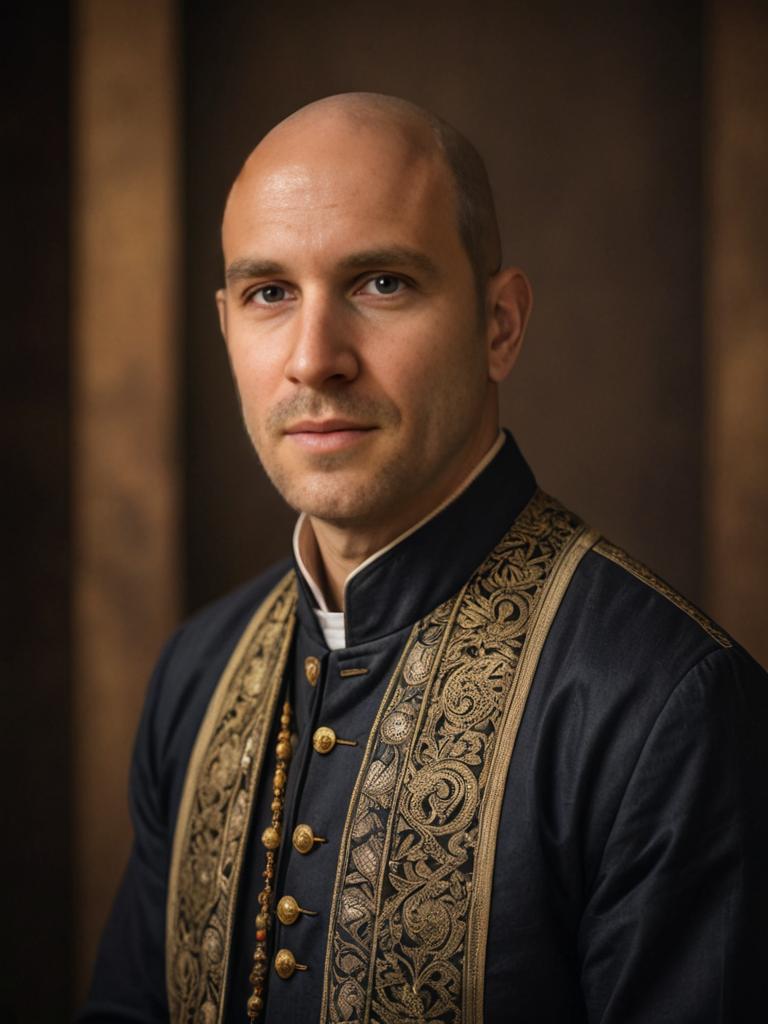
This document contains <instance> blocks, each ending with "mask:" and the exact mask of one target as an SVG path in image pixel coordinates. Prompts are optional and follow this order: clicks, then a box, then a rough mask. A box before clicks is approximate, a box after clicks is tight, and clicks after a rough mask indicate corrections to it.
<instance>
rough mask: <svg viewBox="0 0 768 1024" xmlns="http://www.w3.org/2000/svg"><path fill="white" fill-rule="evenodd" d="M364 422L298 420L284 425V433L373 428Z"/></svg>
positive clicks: (312, 432)
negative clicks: (289, 424) (287, 425)
mask: <svg viewBox="0 0 768 1024" xmlns="http://www.w3.org/2000/svg"><path fill="white" fill-rule="evenodd" d="M373 429H374V428H373V427H369V426H367V425H366V424H364V423H353V422H352V421H351V420H343V419H331V420H300V421H299V422H298V423H293V424H291V426H290V427H286V429H285V433H286V434H332V433H338V432H341V431H366V430H373Z"/></svg>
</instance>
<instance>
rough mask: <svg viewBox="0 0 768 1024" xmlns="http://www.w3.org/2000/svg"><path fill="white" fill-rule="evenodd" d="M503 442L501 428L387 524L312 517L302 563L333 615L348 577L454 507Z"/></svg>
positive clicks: (304, 535)
mask: <svg viewBox="0 0 768 1024" xmlns="http://www.w3.org/2000/svg"><path fill="white" fill-rule="evenodd" d="M502 438H503V435H500V434H499V433H498V428H497V430H496V433H495V435H494V437H492V438H491V440H490V441H488V439H487V438H483V439H482V441H481V443H480V444H479V445H477V446H476V447H475V448H473V450H472V452H471V453H470V454H469V455H468V457H467V458H466V459H465V460H463V461H462V463H461V465H460V466H457V467H455V469H454V471H453V472H452V473H451V474H450V475H448V476H447V477H446V479H445V481H443V483H442V486H441V487H438V488H433V489H431V490H430V492H429V494H427V495H425V496H424V497H423V498H422V500H421V501H419V502H418V503H413V504H412V505H409V507H408V510H407V512H406V513H405V514H401V515H398V516H392V517H391V518H390V519H389V520H388V521H387V522H386V523H376V524H367V525H362V526H354V527H347V526H343V525H338V524H336V523H330V522H328V521H327V520H322V519H317V518H314V517H311V516H308V517H307V519H306V520H305V527H304V529H303V530H302V537H301V538H300V545H301V554H302V559H303V561H304V564H305V566H306V568H307V571H308V572H309V573H310V575H311V576H312V578H313V579H314V580H315V582H316V583H317V585H318V587H319V588H320V590H321V592H322V593H323V596H324V597H325V601H326V604H327V607H328V609H329V611H343V610H344V586H345V583H346V581H347V579H348V578H349V576H350V575H351V574H352V573H353V572H355V570H356V569H358V568H360V566H361V565H363V563H364V562H366V561H368V560H369V559H370V558H371V557H372V556H374V555H378V554H381V553H383V550H384V549H386V548H388V547H390V546H391V545H392V544H393V543H396V542H398V541H399V540H401V539H403V538H404V537H405V536H406V535H407V534H409V533H411V532H413V531H414V530H415V529H417V528H418V527H419V526H420V525H421V524H422V523H423V522H425V521H426V520H427V519H430V518H431V517H432V516H434V515H436V514H437V513H438V512H439V511H440V510H441V509H442V508H444V507H445V506H446V505H448V504H450V502H451V501H452V500H453V499H454V498H455V497H457V496H458V495H459V494H460V493H461V492H462V491H463V490H464V488H465V487H467V486H468V484H469V483H470V482H471V481H472V480H473V479H474V478H475V476H477V475H478V474H479V473H480V472H481V471H482V470H483V469H484V468H485V466H486V465H487V463H488V462H489V461H490V460H491V459H492V458H493V456H494V455H495V454H496V452H497V451H498V449H499V447H500V446H501V443H502Z"/></svg>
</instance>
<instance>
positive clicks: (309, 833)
mask: <svg viewBox="0 0 768 1024" xmlns="http://www.w3.org/2000/svg"><path fill="white" fill-rule="evenodd" d="M325 842H327V840H326V839H323V837H322V836H316V835H315V833H314V831H313V830H312V826H311V825H297V826H296V828H295V829H294V830H293V845H294V848H295V849H296V850H298V851H299V853H309V852H310V851H311V850H312V849H314V846H315V843H325Z"/></svg>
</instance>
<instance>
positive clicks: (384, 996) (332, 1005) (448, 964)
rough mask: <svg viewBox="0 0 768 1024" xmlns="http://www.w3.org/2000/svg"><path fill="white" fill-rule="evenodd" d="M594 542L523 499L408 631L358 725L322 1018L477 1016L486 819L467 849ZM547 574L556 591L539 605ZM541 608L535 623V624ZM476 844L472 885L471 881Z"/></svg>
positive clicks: (548, 503)
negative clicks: (559, 613) (358, 749)
mask: <svg viewBox="0 0 768 1024" xmlns="http://www.w3.org/2000/svg"><path fill="white" fill-rule="evenodd" d="M585 538H586V539H585ZM594 540H595V536H594V535H592V534H589V535H588V534H587V533H586V531H585V530H584V527H583V526H582V524H581V523H580V521H579V520H578V519H577V518H576V517H575V516H573V515H572V514H571V513H569V512H567V511H566V510H565V509H564V508H563V507H562V506H561V505H560V504H559V503H557V502H556V501H554V500H553V499H551V498H549V497H547V496H546V495H544V494H542V493H541V492H539V493H537V495H536V496H535V497H534V498H533V499H532V501H531V502H530V503H529V505H528V506H527V507H526V509H525V510H524V511H523V513H522V514H521V515H520V517H519V518H518V519H517V521H516V522H515V524H514V525H513V527H512V528H511V529H510V530H509V532H508V533H507V534H506V536H505V537H504V538H503V539H502V541H501V542H500V543H499V544H498V545H497V547H496V548H495V549H494V550H493V551H492V552H491V554H490V555H489V557H488V559H487V560H486V562H485V563H484V564H483V565H482V566H481V567H480V569H478V571H477V572H476V573H475V575H474V576H473V577H472V579H471V580H470V581H469V583H468V584H467V586H466V587H465V588H464V590H462V591H461V593H460V594H459V595H458V596H457V597H456V598H455V599H453V600H451V601H448V602H446V603H445V604H443V605H441V606H440V607H439V608H437V609H436V611H435V612H433V613H432V614H431V615H429V616H427V617H426V618H424V619H422V620H421V621H420V622H419V623H418V624H417V625H416V626H415V627H414V630H413V631H412V633H411V637H410V639H409V641H408V644H407V645H406V649H405V651H404V652H403V656H402V658H401V661H400V665H399V666H398V669H397V670H396V672H395V674H394V675H393V678H392V680H391V682H390V684H389V687H388V689H387V693H386V695H385V697H384V700H383V702H382V704H381V707H380V709H379V713H378V715H377V718H376V721H375V722H374V726H373V728H372V730H371V735H370V740H369V743H368V747H367V749H366V753H365V758H364V761H363V765H362V767H361V770H360V775H359V778H358V781H357V784H356V787H355V791H354V793H353V797H352V801H351V805H350V811H349V814H348V817H347V822H346V826H345V830H344V836H343V840H342V847H341V853H340V857H339V865H338V871H337V878H336V888H335V892H334V900H333V911H332V917H331V921H330V926H329V934H328V946H327V950H326V969H325V987H324V993H323V1004H322V1012H321V1020H322V1021H333V1022H336V1024H342V1022H343V1024H352V1022H365V1024H369V1022H374V1021H376V1022H382V1024H394V1022H397V1024H406V1022H414V1024H415V1022H433V1021H435V1022H438V1021H439V1022H446V1024H448V1022H453V1024H458V1022H460V1021H462V1020H464V1021H469V1020H475V1019H479V1016H480V1014H481V1012H482V1011H481V1004H482V981H480V982H479V988H480V997H479V1002H478V1000H477V996H476V989H477V988H478V984H476V983H475V981H473V977H474V974H476V973H477V968H478V963H479V964H480V965H482V964H483V963H484V945H483V950H482V951H481V954H480V955H479V956H478V955H477V954H476V953H475V952H474V951H472V950H469V949H468V944H467V941H466V939H467V929H468V927H470V924H471V922H472V921H473V920H475V919H477V921H478V922H479V924H478V926H477V927H476V929H475V930H476V932H477V936H478V937H479V941H480V942H481V943H483V944H484V941H485V931H487V908H488V905H489V902H490V896H489V889H490V883H491V876H492V869H493V851H494V849H495V835H496V833H495V827H496V824H497V822H496V823H495V824H493V823H492V826H493V827H492V829H491V833H492V834H491V836H490V839H489V840H488V841H487V842H486V844H485V847H483V840H482V839H481V838H480V836H479V827H480V822H481V815H482V812H483V803H484V797H485V796H486V793H487V791H489V790H491V789H493V790H494V797H493V798H494V802H495V806H496V807H497V808H498V807H500V799H501V797H500V794H501V792H502V791H503V782H504V779H505V777H506V770H507V766H508V763H509V757H510V756H511V753H512V746H513V744H514V737H515V734H516V730H517V725H518V724H519V721H520V718H521V717H522V710H523V707H524V703H525V697H526V696H527V687H528V686H529V685H530V681H531V679H532V677H533V672H534V670H535V664H536V659H537V657H538V651H539V650H540V649H541V645H542V644H543V640H544V638H545V636H546V630H547V628H548V625H549V622H551V619H552V618H553V617H554V613H555V611H556V608H557V606H558V604H559V600H560V597H562V593H563V592H564V589H565V587H566V586H567V581H568V580H569V579H570V574H571V573H572V572H573V569H574V568H575V565H576V563H577V561H578V558H580V557H581V555H582V554H583V552H584V551H585V550H586V549H587V548H588V547H589V546H591V544H592V543H593V542H594ZM575 547H578V548H579V550H578V552H577V554H576V555H575V556H572V557H571V562H570V564H569V566H568V569H567V571H566V572H563V573H560V572H559V569H560V566H561V565H562V564H563V560H564V559H566V560H567V558H568V553H569V552H570V551H572V550H574V548H575ZM553 580H555V581H558V582H556V584H555V590H556V591H557V592H556V594H555V595H554V597H553V595H552V594H551V593H549V597H548V588H551V585H552V583H553ZM558 588H559V589H558ZM544 606H546V607H547V613H546V615H545V617H544V618H545V619H546V621H544V620H542V621H539V619H540V612H541V609H542V607H544ZM532 637H534V638H535V639H533V640H532V639H531V638H532ZM526 645H529V646H531V647H535V648H536V652H535V655H534V656H531V657H526ZM523 661H525V664H526V668H525V672H524V673H521V672H520V671H519V669H520V666H521V663H522V662H523ZM521 675H525V679H522V678H521ZM497 747H501V748H502V749H501V750H498V751H497ZM497 755H498V756H497ZM497 815H498V810H497ZM483 827H484V828H485V826H483ZM488 843H490V844H491V846H490V851H491V852H490V854H489V853H488ZM481 849H482V859H483V864H484V868H483V874H486V875H487V877H486V878H484V879H480V878H479V877H476V876H475V865H476V856H477V855H478V853H479V851H480V850H481ZM488 864H490V867H488ZM486 868H487V871H486ZM478 874H479V873H478ZM479 883H484V885H485V888H483V885H481V884H479ZM478 893H479V895H478ZM478 900H479V901H480V902H481V904H482V906H480V909H479V914H478V913H477V912H476V906H475V905H476V904H477V902H478ZM484 914H485V916H483V915H484ZM480 974H481V976H482V971H480ZM468 999H469V1000H470V1003H471V1006H470V1007H469V1009H468V1008H467V1007H466V1005H465V1004H466V1003H467V1000H468ZM478 1006H480V1010H479V1012H478V1010H477V1007H478Z"/></svg>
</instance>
